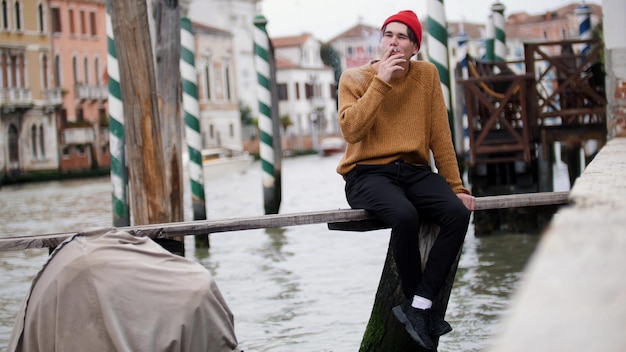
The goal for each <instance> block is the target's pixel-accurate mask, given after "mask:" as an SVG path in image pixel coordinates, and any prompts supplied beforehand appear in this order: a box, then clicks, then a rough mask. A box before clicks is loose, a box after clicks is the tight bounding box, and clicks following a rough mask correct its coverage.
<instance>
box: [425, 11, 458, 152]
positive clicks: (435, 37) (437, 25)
mask: <svg viewBox="0 0 626 352" xmlns="http://www.w3.org/2000/svg"><path fill="white" fill-rule="evenodd" d="M427 4H428V23H427V25H428V59H429V60H430V62H431V63H433V64H434V65H435V66H437V70H438V71H439V79H440V80H441V90H442V91H443V98H444V100H445V102H446V109H447V110H448V121H449V123H450V131H451V132H452V138H454V139H455V140H457V139H458V138H456V136H455V128H454V126H455V122H454V113H453V112H452V108H451V100H452V92H451V90H450V68H449V67H450V64H449V59H448V30H447V26H446V12H445V9H444V6H443V0H428V3H427ZM457 150H458V148H457Z"/></svg>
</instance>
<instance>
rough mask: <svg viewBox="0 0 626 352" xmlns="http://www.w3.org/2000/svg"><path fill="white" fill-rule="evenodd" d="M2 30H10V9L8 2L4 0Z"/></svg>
mask: <svg viewBox="0 0 626 352" xmlns="http://www.w3.org/2000/svg"><path fill="white" fill-rule="evenodd" d="M2 29H3V30H8V29H9V9H8V5H7V1H6V0H2Z"/></svg>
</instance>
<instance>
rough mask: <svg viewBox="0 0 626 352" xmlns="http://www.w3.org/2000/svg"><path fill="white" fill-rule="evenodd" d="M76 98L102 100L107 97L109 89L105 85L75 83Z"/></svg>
mask: <svg viewBox="0 0 626 352" xmlns="http://www.w3.org/2000/svg"><path fill="white" fill-rule="evenodd" d="M74 92H75V94H76V98H77V99H80V100H83V101H104V100H107V99H108V98H109V89H108V86H106V85H98V86H92V85H82V84H77V85H76V86H75V88H74Z"/></svg>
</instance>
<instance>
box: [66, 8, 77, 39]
mask: <svg viewBox="0 0 626 352" xmlns="http://www.w3.org/2000/svg"><path fill="white" fill-rule="evenodd" d="M67 16H68V17H69V21H70V35H72V34H76V26H75V25H74V9H69V10H67Z"/></svg>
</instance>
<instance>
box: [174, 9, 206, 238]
mask: <svg viewBox="0 0 626 352" xmlns="http://www.w3.org/2000/svg"><path fill="white" fill-rule="evenodd" d="M180 44H181V45H180V46H181V55H180V75H181V79H182V82H183V114H184V116H185V139H186V140H187V150H188V152H189V164H188V169H189V180H190V185H191V187H190V188H191V205H192V209H193V219H194V220H206V206H205V197H204V177H203V172H202V135H201V134H200V119H199V116H200V105H199V103H198V80H197V75H196V59H195V53H196V49H195V47H196V46H195V38H194V35H193V26H192V24H191V20H189V19H188V18H181V19H180ZM195 240H196V248H208V247H209V236H208V235H198V236H195Z"/></svg>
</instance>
